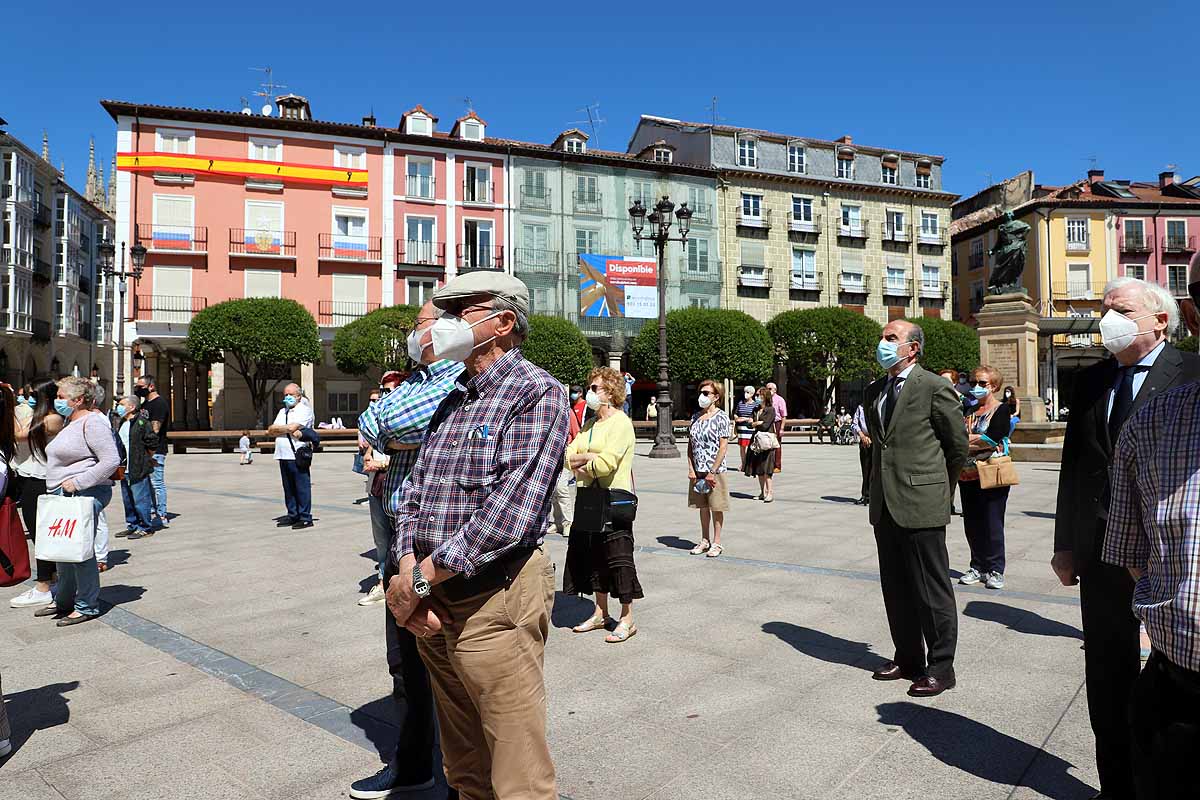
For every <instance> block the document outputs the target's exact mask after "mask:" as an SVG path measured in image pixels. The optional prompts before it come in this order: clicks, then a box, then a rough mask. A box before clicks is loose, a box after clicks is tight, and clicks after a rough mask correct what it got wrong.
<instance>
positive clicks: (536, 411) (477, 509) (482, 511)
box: [392, 350, 571, 578]
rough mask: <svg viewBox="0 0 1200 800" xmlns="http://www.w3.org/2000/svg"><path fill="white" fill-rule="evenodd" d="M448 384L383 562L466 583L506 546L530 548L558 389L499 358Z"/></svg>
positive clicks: (550, 479)
mask: <svg viewBox="0 0 1200 800" xmlns="http://www.w3.org/2000/svg"><path fill="white" fill-rule="evenodd" d="M462 377H463V376H460V378H459V382H458V384H457V385H456V386H455V388H454V391H452V392H451V393H450V394H449V396H447V397H446V399H445V400H444V401H443V402H442V404H441V406H440V407H439V408H438V410H437V412H436V413H435V414H434V415H433V419H432V420H431V421H430V423H429V432H428V434H426V436H425V442H424V444H423V445H422V446H421V454H420V455H419V456H418V457H417V463H416V465H415V466H414V467H413V470H412V474H411V475H410V476H409V479H408V481H406V482H405V484H404V489H403V491H402V494H401V499H400V505H399V508H398V509H397V514H396V539H395V541H394V543H393V545H392V554H393V557H394V558H395V559H396V560H397V561H399V560H400V559H401V558H402V557H404V556H406V555H408V554H409V553H412V554H414V555H415V556H416V557H417V559H424V558H425V557H430V558H432V559H433V563H434V564H436V565H437V566H438V567H441V568H444V569H447V570H450V571H451V572H458V573H462V574H464V575H465V576H466V577H468V578H470V577H472V576H474V575H475V574H476V573H477V572H479V571H480V569H482V568H483V567H485V566H486V565H487V564H490V563H492V562H493V561H495V560H496V559H498V558H500V557H501V556H503V555H504V554H505V553H506V552H508V551H509V550H511V549H513V548H515V547H530V548H532V547H535V546H536V545H538V544H539V543H540V542H541V540H542V533H543V531H544V530H545V529H546V519H547V518H548V517H549V514H550V497H551V494H552V493H553V491H554V487H555V485H556V483H557V481H558V477H559V474H560V473H561V472H562V465H563V453H564V451H565V450H566V447H567V431H568V428H569V423H568V420H567V414H569V413H571V412H570V409H569V408H568V406H567V395H566V392H565V391H564V390H563V386H562V384H561V383H559V382H558V381H557V380H555V379H554V378H553V377H551V376H550V374H549V373H547V372H546V371H545V370H543V369H541V368H540V367H536V366H534V365H533V364H531V363H530V362H528V361H526V360H525V358H524V357H523V356H522V355H521V352H520V350H513V351H510V352H508V353H505V354H504V355H503V356H501V357H500V358H498V359H497V360H496V361H495V362H493V363H492V365H491V366H489V367H488V368H487V369H486V370H484V371H483V372H481V373H479V374H478V375H475V376H474V377H472V378H470V379H469V380H467V381H466V383H465V384H464V383H462Z"/></svg>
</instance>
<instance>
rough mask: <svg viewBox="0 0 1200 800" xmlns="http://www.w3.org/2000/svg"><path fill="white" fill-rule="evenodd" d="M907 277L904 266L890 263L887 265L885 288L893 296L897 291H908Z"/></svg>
mask: <svg viewBox="0 0 1200 800" xmlns="http://www.w3.org/2000/svg"><path fill="white" fill-rule="evenodd" d="M907 277H908V274H907V272H906V270H905V269H904V267H902V266H900V265H898V264H888V265H887V266H886V267H885V276H884V284H883V288H884V289H886V290H887V292H888V294H890V295H893V296H894V295H896V294H897V293H901V292H906V291H907V289H908V287H907V286H906V283H907V281H906V280H905V279H906V278H907Z"/></svg>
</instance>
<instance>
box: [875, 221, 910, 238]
mask: <svg viewBox="0 0 1200 800" xmlns="http://www.w3.org/2000/svg"><path fill="white" fill-rule="evenodd" d="M882 230H883V240H884V241H885V242H911V241H912V226H911V225H894V224H892V223H890V222H884V223H882Z"/></svg>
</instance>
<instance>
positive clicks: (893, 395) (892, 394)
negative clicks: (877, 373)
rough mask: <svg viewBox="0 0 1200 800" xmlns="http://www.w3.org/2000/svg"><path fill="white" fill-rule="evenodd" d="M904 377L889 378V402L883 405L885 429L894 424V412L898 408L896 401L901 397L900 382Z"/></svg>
mask: <svg viewBox="0 0 1200 800" xmlns="http://www.w3.org/2000/svg"><path fill="white" fill-rule="evenodd" d="M903 382H904V379H903V378H888V385H887V402H886V403H885V404H884V407H883V429H884V430H887V428H888V426H889V425H891V424H892V412H893V411H895V410H896V401H897V400H899V399H900V384H901V383H903Z"/></svg>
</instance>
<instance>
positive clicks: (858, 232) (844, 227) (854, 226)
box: [838, 219, 871, 239]
mask: <svg viewBox="0 0 1200 800" xmlns="http://www.w3.org/2000/svg"><path fill="white" fill-rule="evenodd" d="M838 236H841V237H842V238H844V239H868V238H870V236H871V235H870V234H869V233H868V232H867V222H866V220H861V219H859V220H850V221H849V222H847V221H846V220H842V221H841V222H839V223H838Z"/></svg>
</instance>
